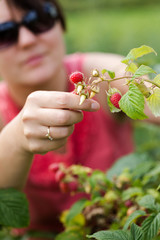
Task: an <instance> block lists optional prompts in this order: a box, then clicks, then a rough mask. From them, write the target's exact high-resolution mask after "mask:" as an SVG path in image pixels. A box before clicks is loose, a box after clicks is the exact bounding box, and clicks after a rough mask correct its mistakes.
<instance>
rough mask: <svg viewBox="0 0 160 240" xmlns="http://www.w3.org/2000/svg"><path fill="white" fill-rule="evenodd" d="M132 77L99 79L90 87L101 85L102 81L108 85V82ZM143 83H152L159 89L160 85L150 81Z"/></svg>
mask: <svg viewBox="0 0 160 240" xmlns="http://www.w3.org/2000/svg"><path fill="white" fill-rule="evenodd" d="M132 77H133V76H124V77H119V78H114V79H104V78H103V79H101V78H100V79H99V81H97V82H96V83H93V84H91V85H97V84H99V83H101V82H104V81H106V82H108V83H110V82H114V81H117V80H121V79H124V78H132ZM143 81H146V82H149V83H152V84H153V85H155V86H156V87H158V88H160V85H159V84H158V83H156V82H154V81H152V80H149V79H143Z"/></svg>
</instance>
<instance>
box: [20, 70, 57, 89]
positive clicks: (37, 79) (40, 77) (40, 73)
mask: <svg viewBox="0 0 160 240" xmlns="http://www.w3.org/2000/svg"><path fill="white" fill-rule="evenodd" d="M55 75H56V73H55V71H54V69H50V70H49V69H43V68H41V69H37V70H34V71H31V72H30V73H28V74H26V75H25V76H27V78H25V79H24V83H25V84H26V85H29V86H30V87H35V88H36V87H38V86H43V85H45V84H49V82H50V81H52V79H53V78H54V76H55ZM44 87H45V86H44Z"/></svg>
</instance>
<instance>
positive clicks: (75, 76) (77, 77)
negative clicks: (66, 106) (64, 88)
mask: <svg viewBox="0 0 160 240" xmlns="http://www.w3.org/2000/svg"><path fill="white" fill-rule="evenodd" d="M69 78H70V81H71V82H72V83H78V82H82V81H83V80H84V74H83V73H81V72H78V71H77V72H73V73H72V74H71V75H70V77H69Z"/></svg>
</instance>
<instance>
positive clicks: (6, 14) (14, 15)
mask: <svg viewBox="0 0 160 240" xmlns="http://www.w3.org/2000/svg"><path fill="white" fill-rule="evenodd" d="M22 14H23V13H22V11H20V10H19V9H16V8H15V7H12V8H10V7H9V6H8V5H7V3H6V1H5V0H0V22H4V21H8V20H12V19H16V20H18V19H19V18H20V17H21V16H22Z"/></svg>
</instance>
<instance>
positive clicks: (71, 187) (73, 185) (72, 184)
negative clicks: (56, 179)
mask: <svg viewBox="0 0 160 240" xmlns="http://www.w3.org/2000/svg"><path fill="white" fill-rule="evenodd" d="M78 185H79V184H78V182H77V181H73V182H70V183H69V190H70V191H71V192H76V191H77V190H78Z"/></svg>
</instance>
